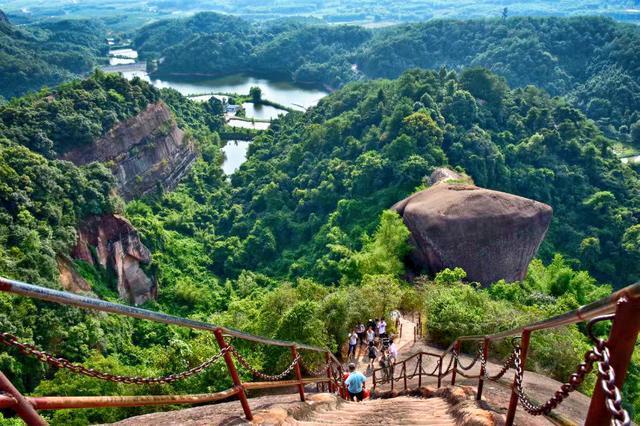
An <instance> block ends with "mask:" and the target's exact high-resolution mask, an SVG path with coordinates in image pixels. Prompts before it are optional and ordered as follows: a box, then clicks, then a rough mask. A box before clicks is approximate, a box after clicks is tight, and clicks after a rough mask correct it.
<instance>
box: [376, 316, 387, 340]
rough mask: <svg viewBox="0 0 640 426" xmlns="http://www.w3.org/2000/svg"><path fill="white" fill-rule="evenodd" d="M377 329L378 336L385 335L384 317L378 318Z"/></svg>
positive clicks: (385, 324) (385, 323)
mask: <svg viewBox="0 0 640 426" xmlns="http://www.w3.org/2000/svg"><path fill="white" fill-rule="evenodd" d="M378 331H379V334H380V337H387V322H386V321H385V320H384V318H380V323H379V324H378Z"/></svg>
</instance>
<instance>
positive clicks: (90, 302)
mask: <svg viewBox="0 0 640 426" xmlns="http://www.w3.org/2000/svg"><path fill="white" fill-rule="evenodd" d="M0 291H3V292H7V293H12V294H16V295H20V296H25V297H30V298H33V299H39V300H44V301H49V302H56V303H60V304H63V305H70V306H76V307H80V308H83V309H89V310H94V311H102V312H109V313H114V314H118V315H125V316H129V317H134V318H140V319H145V320H150V321H155V322H159V323H164V324H171V325H177V326H183V327H188V328H192V329H197V330H205V331H209V332H212V333H213V334H214V335H215V338H216V342H217V343H218V346H219V348H220V352H219V353H218V354H217V355H215V356H214V357H213V358H212V359H210V360H209V361H207V362H205V363H203V365H202V366H200V367H197V368H194V369H191V370H188V371H187V372H183V373H180V374H179V375H172V376H167V377H163V378H159V379H149V378H140V377H131V378H126V377H121V376H115V375H111V374H107V373H98V372H94V371H93V370H90V369H86V368H84V367H82V366H78V365H75V364H72V363H70V362H68V361H67V360H64V359H62V358H56V357H55V356H53V355H50V354H46V353H44V352H42V351H39V350H37V349H36V348H34V347H33V346H32V345H27V344H23V343H20V342H18V341H17V339H16V338H15V336H11V335H7V334H6V333H0V334H1V335H0V341H2V343H4V344H9V345H13V346H15V347H16V348H17V349H18V350H20V351H21V352H22V353H23V354H27V355H29V356H33V357H35V358H37V359H39V360H41V361H44V362H48V363H49V364H51V365H54V366H57V367H60V368H69V369H71V370H72V371H75V372H79V373H81V374H85V375H88V376H90V377H97V378H101V379H103V380H112V381H120V382H123V383H134V384H143V383H147V382H156V383H157V382H162V383H169V382H171V381H175V380H177V378H176V377H180V378H182V377H188V376H189V375H190V374H193V372H194V371H197V372H199V371H202V369H204V367H205V366H208V365H210V364H211V363H213V362H215V361H216V360H217V359H218V358H222V359H224V362H225V364H226V367H227V370H228V372H229V376H230V378H231V381H232V387H231V388H229V389H226V390H223V391H221V392H216V393H207V394H192V395H143V396H86V397H73V396H65V397H25V396H23V395H21V394H20V392H19V391H18V390H17V389H16V388H15V386H13V385H12V384H11V382H10V381H9V379H8V378H7V377H6V376H5V375H4V374H3V373H2V372H0V391H1V392H0V409H13V410H14V411H15V412H16V413H17V414H18V415H19V416H20V417H21V418H22V419H23V420H24V421H25V422H26V423H27V424H28V425H46V424H47V423H46V421H45V420H44V419H43V418H42V417H41V416H40V415H39V414H38V410H58V409H69V408H95V407H133V406H144V405H167V404H196V403H205V402H214V401H220V400H223V399H228V398H231V397H237V398H238V399H239V401H240V403H241V405H242V409H243V411H244V414H245V416H246V418H247V419H248V420H251V419H252V418H253V416H252V413H251V408H250V405H249V400H248V398H247V394H246V392H247V391H248V390H252V389H270V388H278V387H296V388H297V389H298V392H299V394H300V399H301V400H302V401H304V399H305V391H304V386H305V385H306V384H312V383H328V384H329V388H330V389H331V390H332V391H335V390H337V389H338V388H341V387H342V386H343V385H342V382H341V377H342V366H341V363H340V362H339V361H338V359H337V358H336V357H335V356H334V355H333V354H332V353H331V352H330V351H329V350H328V349H325V348H320V347H317V346H312V345H306V344H300V343H295V342H288V341H283V340H275V339H267V338H264V337H260V336H255V335H252V334H248V333H244V332H241V331H239V330H234V329H231V328H228V327H221V326H216V325H213V324H209V323H206V322H201V321H195V320H189V319H185V318H180V317H176V316H172V315H167V314H164V313H161V312H154V311H149V310H146V309H141V308H137V307H132V306H126V305H121V304H117V303H111V302H106V301H104V300H99V299H94V298H90V297H85V296H80V295H77V294H72V293H67V292H64V291H58V290H52V289H49V288H44V287H39V286H35V285H32V284H27V283H23V282H20V281H15V280H10V279H6V278H0ZM227 336H230V337H235V338H238V339H242V340H246V341H251V342H255V343H261V344H266V345H272V346H281V347H288V348H290V350H291V357H292V363H291V365H290V366H289V368H288V369H287V370H285V372H283V374H281V375H278V376H268V375H266V374H263V373H260V374H261V376H260V377H262V376H264V377H265V378H267V380H268V381H263V382H244V383H243V382H242V381H241V380H240V376H239V375H238V371H237V369H236V365H235V362H234V357H235V358H236V359H237V360H238V361H240V362H241V363H242V361H243V359H242V358H241V356H240V354H239V353H238V352H237V351H236V350H235V348H233V347H231V346H230V345H229V344H228V343H227V341H226V340H225V337H227ZM299 350H307V351H312V352H317V353H321V354H324V358H325V362H326V369H325V367H324V366H322V370H323V372H321V375H320V376H318V375H317V376H316V377H310V378H304V377H303V374H302V369H301V368H300V362H302V359H303V358H302V357H301V356H300V355H299V353H298V351H299ZM243 365H244V364H243ZM253 371H255V370H253ZM289 372H293V374H294V376H295V379H294V380H283V379H284V377H286V375H287V374H288V373H289Z"/></svg>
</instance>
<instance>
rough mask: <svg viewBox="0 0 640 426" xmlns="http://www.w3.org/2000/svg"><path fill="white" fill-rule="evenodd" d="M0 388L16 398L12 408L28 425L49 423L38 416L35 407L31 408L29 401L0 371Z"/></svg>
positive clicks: (37, 425) (38, 425)
mask: <svg viewBox="0 0 640 426" xmlns="http://www.w3.org/2000/svg"><path fill="white" fill-rule="evenodd" d="M0 390H2V391H4V392H5V393H7V394H8V395H10V396H12V397H13V399H15V400H16V405H15V406H14V407H13V409H14V410H15V412H16V413H17V414H18V416H20V418H21V419H22V420H24V422H25V423H26V424H27V425H28V426H46V425H48V424H49V423H47V421H46V420H45V419H43V418H42V417H40V414H38V412H37V411H36V409H35V408H33V405H31V403H30V402H29V401H27V399H26V398H25V397H24V396H22V394H21V393H20V391H18V389H16V387H15V386H13V383H11V382H10V381H9V379H8V378H7V376H5V375H4V374H3V373H2V372H1V371H0Z"/></svg>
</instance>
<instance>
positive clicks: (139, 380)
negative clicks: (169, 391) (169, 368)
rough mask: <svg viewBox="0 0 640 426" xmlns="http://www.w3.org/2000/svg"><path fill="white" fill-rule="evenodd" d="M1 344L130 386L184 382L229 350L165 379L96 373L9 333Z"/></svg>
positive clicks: (4, 336)
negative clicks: (22, 341) (21, 340)
mask: <svg viewBox="0 0 640 426" xmlns="http://www.w3.org/2000/svg"><path fill="white" fill-rule="evenodd" d="M0 343H2V344H4V345H6V346H10V347H14V348H16V349H17V350H18V351H19V352H20V353H22V354H24V355H27V356H30V357H33V358H35V359H37V360H39V361H41V362H44V363H46V364H49V365H51V366H53V367H57V368H62V369H66V370H69V371H72V372H74V373H77V374H82V375H83V376H87V377H93V378H95V379H99V380H106V381H108V382H114V383H124V384H128V385H150V384H167V383H173V382H177V381H178V380H184V379H186V378H188V377H191V376H194V375H196V374H198V373H201V372H203V371H204V370H206V369H207V368H209V367H210V366H211V365H212V364H214V363H215V362H216V361H218V360H219V359H220V358H222V356H223V355H224V354H225V353H226V352H227V351H228V350H229V348H225V349H223V350H221V351H220V352H219V353H217V354H216V355H214V356H212V357H211V358H209V359H207V360H206V361H204V362H203V363H202V364H200V365H198V366H196V367H193V368H190V369H189V370H186V371H183V372H181V373H177V374H170V375H168V376H164V377H138V376H120V375H118V374H111V373H104V372H101V371H96V370H94V369H93V368H87V367H84V366H82V365H79V364H74V363H72V362H71V361H69V360H68V359H65V358H62V357H56V356H54V355H51V354H49V353H47V352H45V351H41V350H39V349H38V348H37V347H36V346H35V345H32V344H29V343H21V342H20V341H19V340H18V338H17V337H16V336H14V335H12V334H9V333H0Z"/></svg>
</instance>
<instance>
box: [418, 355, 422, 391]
mask: <svg viewBox="0 0 640 426" xmlns="http://www.w3.org/2000/svg"><path fill="white" fill-rule="evenodd" d="M418 387H419V388H421V387H422V352H420V354H418Z"/></svg>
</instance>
